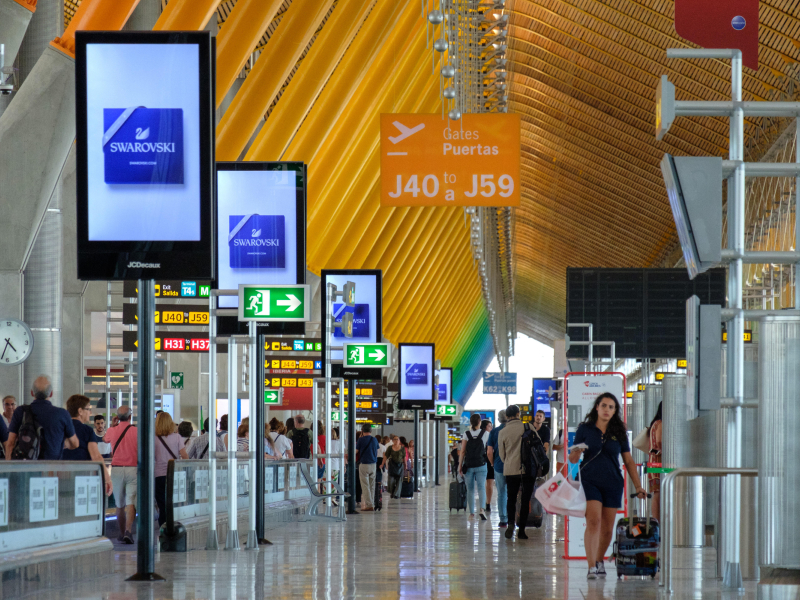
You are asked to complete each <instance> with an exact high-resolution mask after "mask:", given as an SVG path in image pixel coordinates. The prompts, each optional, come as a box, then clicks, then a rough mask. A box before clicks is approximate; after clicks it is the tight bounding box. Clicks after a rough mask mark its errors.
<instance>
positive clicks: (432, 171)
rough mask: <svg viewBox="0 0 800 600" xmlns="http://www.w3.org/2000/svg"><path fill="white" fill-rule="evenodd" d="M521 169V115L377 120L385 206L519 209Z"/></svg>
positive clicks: (413, 116) (403, 116)
mask: <svg viewBox="0 0 800 600" xmlns="http://www.w3.org/2000/svg"><path fill="white" fill-rule="evenodd" d="M519 165H520V118H519V115H509V114H503V113H499V114H498V113H492V114H479V115H463V116H462V117H461V121H451V120H449V119H448V118H447V117H445V118H444V119H443V118H442V115H440V114H435V115H416V114H397V115H393V114H384V115H381V204H382V205H383V206H519V199H520V179H519Z"/></svg>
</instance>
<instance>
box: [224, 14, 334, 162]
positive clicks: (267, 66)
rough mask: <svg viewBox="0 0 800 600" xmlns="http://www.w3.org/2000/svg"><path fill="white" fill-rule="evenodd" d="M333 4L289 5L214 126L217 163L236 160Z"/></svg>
mask: <svg viewBox="0 0 800 600" xmlns="http://www.w3.org/2000/svg"><path fill="white" fill-rule="evenodd" d="M332 4H333V0H304V1H302V2H292V4H290V5H289V9H288V10H287V11H286V14H285V15H284V16H283V19H282V20H281V23H280V25H278V28H277V29H276V31H275V33H274V34H273V35H272V37H271V38H270V40H269V43H268V44H267V46H266V47H265V48H264V50H262V52H261V56H259V58H258V60H257V61H256V65H255V67H254V68H253V69H252V71H251V72H250V74H249V75H248V77H247V79H245V80H244V83H243V84H242V87H241V89H240V90H239V92H238V93H237V94H236V96H235V97H234V99H233V102H231V105H230V106H229V107H228V110H227V111H226V112H225V115H224V116H223V117H222V120H221V121H220V123H219V125H217V160H222V161H225V160H236V159H237V158H238V157H239V155H240V154H241V153H242V151H243V150H244V147H245V146H246V145H247V142H248V141H249V140H250V137H251V136H252V135H253V132H254V131H255V129H256V127H257V125H258V122H259V121H260V120H262V119H263V115H264V113H266V111H267V109H268V108H269V105H270V104H271V103H272V100H273V99H274V98H275V96H276V95H277V94H278V92H279V91H280V89H281V86H282V85H283V84H284V82H285V81H286V78H287V77H288V76H289V73H290V72H291V71H292V69H293V68H294V66H295V64H296V63H297V60H298V59H299V58H300V55H301V54H302V53H303V51H304V50H305V49H306V47H307V46H308V43H309V41H310V40H311V38H312V36H313V35H314V34H315V33H316V31H317V27H318V26H319V24H320V22H321V21H322V19H323V18H324V17H325V15H326V14H327V13H328V10H329V9H330V7H331V5H332Z"/></svg>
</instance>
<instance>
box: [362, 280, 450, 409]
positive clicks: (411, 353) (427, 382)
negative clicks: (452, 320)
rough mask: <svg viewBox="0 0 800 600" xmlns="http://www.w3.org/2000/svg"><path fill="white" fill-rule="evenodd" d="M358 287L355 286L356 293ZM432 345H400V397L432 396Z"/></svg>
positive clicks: (407, 398) (413, 398)
mask: <svg viewBox="0 0 800 600" xmlns="http://www.w3.org/2000/svg"><path fill="white" fill-rule="evenodd" d="M357 290H358V288H356V293H357ZM433 360H434V358H433V346H407V345H404V344H401V345H400V361H399V365H400V399H401V400H429V401H431V403H432V402H433V401H434V399H433V397H432V391H433V389H432V385H431V384H432V381H431V375H432V374H433Z"/></svg>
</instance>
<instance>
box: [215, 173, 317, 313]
mask: <svg viewBox="0 0 800 600" xmlns="http://www.w3.org/2000/svg"><path fill="white" fill-rule="evenodd" d="M305 277H306V169H305V165H304V164H303V163H301V162H249V161H248V162H218V163H217V282H216V284H217V287H218V288H219V289H237V288H238V287H239V286H240V285H241V284H244V283H247V284H262V285H263V284H279V285H288V284H303V283H305ZM218 302H219V306H220V307H233V308H235V307H236V306H238V298H237V297H235V296H220V297H219V300H218Z"/></svg>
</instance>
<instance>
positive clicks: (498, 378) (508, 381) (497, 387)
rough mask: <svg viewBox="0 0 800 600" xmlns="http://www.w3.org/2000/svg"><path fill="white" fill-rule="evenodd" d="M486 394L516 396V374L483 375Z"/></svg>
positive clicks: (485, 373)
mask: <svg viewBox="0 0 800 600" xmlns="http://www.w3.org/2000/svg"><path fill="white" fill-rule="evenodd" d="M483 393H484V394H516V393H517V374H516V373H487V372H486V371H484V373H483Z"/></svg>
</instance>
